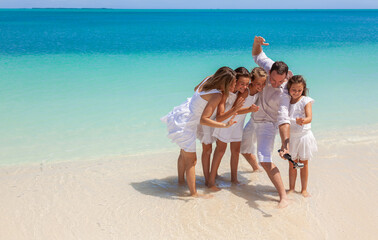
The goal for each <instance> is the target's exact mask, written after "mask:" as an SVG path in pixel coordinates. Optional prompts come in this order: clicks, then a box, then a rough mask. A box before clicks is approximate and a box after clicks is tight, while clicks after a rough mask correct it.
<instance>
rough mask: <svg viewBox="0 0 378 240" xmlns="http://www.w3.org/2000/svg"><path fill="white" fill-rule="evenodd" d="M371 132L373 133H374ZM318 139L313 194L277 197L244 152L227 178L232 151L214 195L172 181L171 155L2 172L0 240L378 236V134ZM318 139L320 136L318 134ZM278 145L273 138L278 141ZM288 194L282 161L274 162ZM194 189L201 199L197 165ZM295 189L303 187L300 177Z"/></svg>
mask: <svg viewBox="0 0 378 240" xmlns="http://www.w3.org/2000/svg"><path fill="white" fill-rule="evenodd" d="M375 129H377V128H375ZM375 129H371V128H368V129H364V128H361V129H354V130H353V131H359V132H358V134H356V132H354V133H353V134H352V133H351V132H348V131H343V132H334V133H331V132H328V133H325V134H318V136H317V139H318V146H319V153H318V154H317V155H316V158H315V159H313V160H312V161H311V162H310V163H309V164H310V165H309V167H310V168H309V186H308V190H309V192H310V194H311V195H312V196H311V197H310V198H304V197H302V196H301V195H300V194H299V193H294V194H291V195H289V198H290V205H289V206H288V207H287V208H285V209H277V208H276V205H277V202H278V199H279V198H278V194H277V193H276V191H275V189H274V187H273V185H272V184H271V182H270V181H269V179H268V177H267V176H266V174H265V173H264V172H262V173H252V171H251V170H252V169H251V167H250V166H249V165H248V163H247V162H246V161H245V160H244V159H243V157H242V156H240V164H239V181H241V182H242V183H243V185H239V186H234V185H231V184H230V182H229V179H230V172H229V156H230V155H229V152H227V153H226V155H225V157H224V159H223V160H222V163H221V166H220V170H219V174H220V178H218V180H217V183H218V185H219V186H220V187H221V188H222V190H221V191H219V192H216V193H212V194H213V198H211V199H195V198H191V197H188V196H187V195H188V190H187V188H186V187H185V186H178V185H177V173H176V161H177V154H178V151H177V152H166V153H159V154H153V155H135V156H119V157H113V158H112V159H98V160H96V161H80V162H59V163H49V164H27V165H26V164H25V165H17V166H3V167H1V168H0V181H1V185H0V191H1V193H2V197H1V198H0V236H1V239H7V240H11V239H17V240H22V239H48V240H50V239H193V238H196V239H210V238H213V239H298V240H299V239H364V240H365V239H376V236H377V235H378V229H377V228H376V225H377V223H378V208H377V207H378V206H377V201H376V199H377V198H378V188H377V186H376V185H377V183H378V181H377V180H378V162H377V160H378V157H377V150H378V149H377V146H378V144H377V143H378V131H377V130H375ZM315 135H316V133H315ZM277 146H278V142H277ZM274 160H275V163H276V164H277V165H278V167H279V169H280V171H281V175H282V177H283V180H284V184H285V187H286V188H288V164H287V162H286V161H284V160H281V159H279V158H278V156H277V157H276V158H275V159H274ZM196 173H197V187H198V191H199V192H200V193H207V192H208V191H207V188H206V187H205V186H204V179H203V176H202V168H201V164H200V160H199V161H198V163H197V167H196ZM296 190H297V191H299V190H300V179H299V174H298V178H297V186H296Z"/></svg>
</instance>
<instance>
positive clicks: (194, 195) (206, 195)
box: [191, 193, 213, 199]
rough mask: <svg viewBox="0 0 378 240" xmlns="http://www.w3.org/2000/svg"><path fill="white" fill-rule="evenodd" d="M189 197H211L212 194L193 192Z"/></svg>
mask: <svg viewBox="0 0 378 240" xmlns="http://www.w3.org/2000/svg"><path fill="white" fill-rule="evenodd" d="M191 197H195V198H203V199H209V198H212V197H213V195H211V194H201V193H194V194H192V195H191Z"/></svg>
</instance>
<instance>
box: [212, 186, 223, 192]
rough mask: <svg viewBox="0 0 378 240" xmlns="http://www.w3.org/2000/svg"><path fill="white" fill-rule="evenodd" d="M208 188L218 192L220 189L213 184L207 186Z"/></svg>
mask: <svg viewBox="0 0 378 240" xmlns="http://www.w3.org/2000/svg"><path fill="white" fill-rule="evenodd" d="M209 190H210V191H212V192H218V191H220V190H221V189H220V188H219V187H217V186H215V185H213V186H211V187H209Z"/></svg>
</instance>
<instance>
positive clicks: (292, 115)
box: [162, 36, 317, 207]
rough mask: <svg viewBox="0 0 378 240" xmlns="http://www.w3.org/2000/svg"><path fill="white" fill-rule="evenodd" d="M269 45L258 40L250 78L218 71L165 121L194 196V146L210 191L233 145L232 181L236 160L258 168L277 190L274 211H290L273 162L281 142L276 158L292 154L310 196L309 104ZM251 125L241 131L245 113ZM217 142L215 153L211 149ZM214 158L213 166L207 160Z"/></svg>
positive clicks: (181, 176) (298, 79) (181, 177)
mask: <svg viewBox="0 0 378 240" xmlns="http://www.w3.org/2000/svg"><path fill="white" fill-rule="evenodd" d="M266 45H269V44H268V43H266V42H265V39H264V38H262V37H259V36H256V37H255V39H254V43H253V47H252V56H253V59H254V61H255V63H256V64H257V65H258V66H259V67H256V68H254V69H253V70H252V71H251V72H249V71H248V70H247V69H246V68H244V67H239V68H237V69H235V70H233V69H231V68H229V67H221V68H220V69H218V70H217V71H216V72H215V73H214V74H213V75H211V76H209V77H206V78H205V79H204V80H203V81H202V82H201V83H200V84H198V85H197V86H196V87H195V89H194V90H195V92H194V95H193V96H192V97H191V98H188V99H187V101H186V102H184V103H183V104H181V105H179V106H177V107H175V108H174V109H173V110H172V111H171V112H170V113H169V114H168V115H166V116H165V117H163V118H162V121H163V122H165V123H166V124H167V128H168V137H169V138H170V139H171V140H172V141H173V142H175V143H176V144H177V145H178V146H179V147H180V155H179V157H178V163H177V168H178V181H179V183H180V184H184V183H185V177H186V183H187V186H188V188H189V191H190V194H191V195H192V196H201V195H200V194H198V193H197V190H196V181H195V165H196V162H197V157H196V139H199V140H200V142H201V143H202V155H201V160H202V168H203V174H204V177H205V184H206V185H207V186H208V187H209V189H211V190H213V191H218V190H220V189H219V188H218V187H217V186H216V177H217V175H218V168H219V165H220V162H221V160H222V157H223V155H224V153H225V151H226V148H227V144H228V143H230V150H231V160H230V166H231V182H233V183H238V179H237V168H238V162H239V155H240V153H241V154H242V155H243V156H244V157H245V159H246V160H247V161H248V163H249V164H250V165H251V166H252V168H253V170H254V171H262V170H261V169H260V167H259V164H258V163H257V160H256V155H257V158H258V160H259V162H260V165H261V167H262V168H263V169H264V170H265V172H266V173H267V175H268V177H269V178H270V180H271V181H272V183H273V185H274V186H275V188H276V189H277V191H278V194H279V197H280V201H279V204H278V207H285V206H287V205H288V200H287V192H286V190H285V188H284V185H283V182H282V178H281V174H280V171H279V170H278V168H277V166H276V165H275V164H274V163H273V162H272V154H273V152H274V149H273V146H274V139H275V135H276V134H277V132H279V134H280V137H281V143H282V145H281V148H280V151H279V154H280V156H281V157H282V158H284V156H287V154H289V153H290V154H291V156H292V158H293V159H294V161H295V162H300V163H303V164H304V167H303V168H302V169H300V174H301V184H302V191H301V193H302V195H303V196H305V197H308V196H309V193H308V192H307V182H308V160H310V159H311V158H312V156H313V153H314V152H315V151H317V147H316V141H315V138H314V136H313V134H312V132H311V120H312V103H313V101H314V100H313V99H312V98H310V97H308V96H307V88H306V81H305V79H304V78H303V77H302V76H301V75H294V76H293V74H292V73H291V71H289V69H288V66H287V65H286V64H285V63H284V62H282V61H277V62H274V61H273V60H271V59H270V58H268V57H267V56H266V55H265V53H264V52H263V49H262V46H266ZM250 112H251V119H250V120H249V122H248V123H247V124H246V125H244V121H245V118H246V115H247V113H250ZM214 142H216V148H215V150H214V153H213V149H212V145H213V143H214ZM212 153H213V158H212V161H211V154H212ZM289 164H290V167H289V185H290V188H289V191H288V192H289V193H290V192H294V189H295V182H296V177H297V169H295V168H294V167H293V164H292V163H289Z"/></svg>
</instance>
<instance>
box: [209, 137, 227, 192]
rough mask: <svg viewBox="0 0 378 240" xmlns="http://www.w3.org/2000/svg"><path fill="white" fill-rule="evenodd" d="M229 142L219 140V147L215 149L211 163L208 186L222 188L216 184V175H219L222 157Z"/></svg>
mask: <svg viewBox="0 0 378 240" xmlns="http://www.w3.org/2000/svg"><path fill="white" fill-rule="evenodd" d="M226 147H227V143H225V142H222V141H220V140H217V147H216V148H215V151H214V156H213V161H212V163H211V171H210V177H209V185H208V187H209V188H210V189H211V190H214V191H219V190H220V189H219V188H217V187H216V186H215V177H216V176H217V171H218V168H219V165H220V162H221V160H222V157H223V155H224V153H225V151H226Z"/></svg>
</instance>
